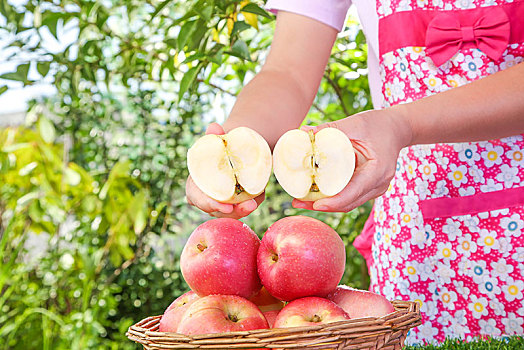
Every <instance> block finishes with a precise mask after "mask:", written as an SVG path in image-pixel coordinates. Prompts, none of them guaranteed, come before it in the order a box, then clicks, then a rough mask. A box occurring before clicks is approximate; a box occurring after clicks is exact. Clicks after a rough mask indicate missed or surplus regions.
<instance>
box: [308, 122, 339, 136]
mask: <svg viewBox="0 0 524 350" xmlns="http://www.w3.org/2000/svg"><path fill="white" fill-rule="evenodd" d="M325 128H335V129H339V127H338V124H337V122H329V123H324V124H321V125H315V126H313V125H302V126H301V127H300V130H302V131H310V130H312V131H313V133H315V134H316V133H317V132H319V131H320V130H322V129H325Z"/></svg>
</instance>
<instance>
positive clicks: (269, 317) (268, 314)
mask: <svg viewBox="0 0 524 350" xmlns="http://www.w3.org/2000/svg"><path fill="white" fill-rule="evenodd" d="M279 313H280V310H271V311H265V312H262V314H264V317H265V318H266V321H267V324H268V325H269V328H274V325H275V321H276V319H277V316H278V314H279Z"/></svg>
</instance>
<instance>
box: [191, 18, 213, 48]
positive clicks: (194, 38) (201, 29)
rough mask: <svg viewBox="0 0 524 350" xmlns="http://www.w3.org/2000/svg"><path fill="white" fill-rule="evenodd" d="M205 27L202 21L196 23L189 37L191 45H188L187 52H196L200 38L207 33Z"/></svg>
mask: <svg viewBox="0 0 524 350" xmlns="http://www.w3.org/2000/svg"><path fill="white" fill-rule="evenodd" d="M207 29H208V28H207V25H206V22H204V21H201V20H199V21H197V24H196V27H195V31H194V32H193V33H192V35H191V45H189V50H197V49H198V46H199V45H200V42H201V41H202V38H204V35H205V34H206V32H207Z"/></svg>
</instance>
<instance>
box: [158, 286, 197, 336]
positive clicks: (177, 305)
mask: <svg viewBox="0 0 524 350" xmlns="http://www.w3.org/2000/svg"><path fill="white" fill-rule="evenodd" d="M197 299H198V295H196V293H195V292H193V291H189V292H187V293H184V294H182V295H181V296H179V297H178V298H176V299H175V301H173V302H172V303H171V305H169V306H168V307H167V309H166V311H165V312H164V315H162V318H161V319H160V326H159V328H158V330H159V331H160V332H176V330H177V328H178V324H179V323H180V319H181V318H182V315H183V314H184V312H185V311H186V310H187V309H188V308H189V306H190V305H191V304H192V303H193V302H194V301H195V300H197Z"/></svg>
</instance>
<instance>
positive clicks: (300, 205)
mask: <svg viewBox="0 0 524 350" xmlns="http://www.w3.org/2000/svg"><path fill="white" fill-rule="evenodd" d="M293 207H295V208H299V209H304V208H306V205H305V204H304V203H301V202H298V203H293Z"/></svg>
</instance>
